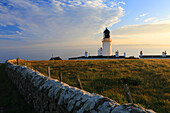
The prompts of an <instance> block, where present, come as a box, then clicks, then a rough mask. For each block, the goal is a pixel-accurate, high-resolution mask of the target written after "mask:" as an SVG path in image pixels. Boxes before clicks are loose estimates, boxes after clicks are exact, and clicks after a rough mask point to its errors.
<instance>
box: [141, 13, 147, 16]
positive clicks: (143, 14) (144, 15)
mask: <svg viewBox="0 0 170 113" xmlns="http://www.w3.org/2000/svg"><path fill="white" fill-rule="evenodd" d="M146 15H148V13H144V14H141V15H140V17H144V16H146Z"/></svg>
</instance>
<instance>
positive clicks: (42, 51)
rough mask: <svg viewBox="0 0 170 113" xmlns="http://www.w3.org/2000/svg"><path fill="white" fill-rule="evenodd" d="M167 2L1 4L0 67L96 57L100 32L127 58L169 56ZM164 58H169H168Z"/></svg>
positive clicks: (10, 0)
mask: <svg viewBox="0 0 170 113" xmlns="http://www.w3.org/2000/svg"><path fill="white" fill-rule="evenodd" d="M169 4H170V0H1V1H0V62H5V61H6V60H8V59H14V58H17V57H19V58H21V59H26V60H48V59H50V57H51V56H52V54H53V55H54V56H60V57H61V58H63V59H68V58H69V57H75V56H82V55H84V52H85V51H88V52H89V54H90V55H97V50H98V48H100V47H101V46H102V42H101V40H102V38H103V31H104V30H105V28H106V27H108V29H109V30H110V31H111V38H112V48H113V51H116V50H119V52H120V54H123V53H124V52H126V53H127V55H128V56H138V55H139V51H140V50H143V53H144V54H160V55H161V53H162V51H165V50H166V51H167V53H168V52H169V53H170V7H169ZM169 53H168V54H169Z"/></svg>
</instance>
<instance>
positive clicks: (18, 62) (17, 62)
mask: <svg viewBox="0 0 170 113" xmlns="http://www.w3.org/2000/svg"><path fill="white" fill-rule="evenodd" d="M17 65H19V57H18V58H17Z"/></svg>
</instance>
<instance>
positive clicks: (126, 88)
mask: <svg viewBox="0 0 170 113" xmlns="http://www.w3.org/2000/svg"><path fill="white" fill-rule="evenodd" d="M124 91H125V95H126V98H127V101H128V103H133V101H132V97H131V95H130V90H129V88H128V85H127V84H125V85H124Z"/></svg>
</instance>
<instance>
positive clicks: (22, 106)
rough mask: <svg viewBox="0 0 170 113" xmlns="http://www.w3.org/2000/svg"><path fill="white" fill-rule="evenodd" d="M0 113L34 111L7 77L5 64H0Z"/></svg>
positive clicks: (30, 112) (27, 112)
mask: <svg viewBox="0 0 170 113" xmlns="http://www.w3.org/2000/svg"><path fill="white" fill-rule="evenodd" d="M0 113H35V112H34V109H33V107H32V106H31V105H30V104H27V103H26V102H25V100H24V98H23V97H22V96H21V95H20V94H19V92H18V91H17V89H16V88H15V86H13V84H12V83H11V81H10V80H9V79H8V77H7V74H6V73H5V64H0Z"/></svg>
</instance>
